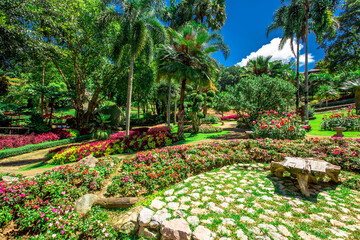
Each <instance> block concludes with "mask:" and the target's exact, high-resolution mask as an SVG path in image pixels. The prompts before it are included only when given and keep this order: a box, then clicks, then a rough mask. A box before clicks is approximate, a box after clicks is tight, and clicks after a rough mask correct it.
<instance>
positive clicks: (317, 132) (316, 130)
mask: <svg viewBox="0 0 360 240" xmlns="http://www.w3.org/2000/svg"><path fill="white" fill-rule="evenodd" d="M334 113H346V111H337V112H331V113H319V114H315V117H316V119H314V120H310V121H309V124H310V126H311V128H312V130H311V131H310V132H308V134H307V135H308V136H311V137H316V136H319V137H332V136H334V135H335V134H336V132H335V131H324V130H321V127H320V125H321V122H322V121H323V117H325V116H326V115H327V116H329V115H331V114H334ZM343 134H344V137H346V138H358V137H360V136H359V134H360V132H352V131H347V132H344V133H343Z"/></svg>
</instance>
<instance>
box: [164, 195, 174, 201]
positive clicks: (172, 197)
mask: <svg viewBox="0 0 360 240" xmlns="http://www.w3.org/2000/svg"><path fill="white" fill-rule="evenodd" d="M175 199H176V197H174V196H171V197H166V198H165V201H167V202H172V201H174V200H175Z"/></svg>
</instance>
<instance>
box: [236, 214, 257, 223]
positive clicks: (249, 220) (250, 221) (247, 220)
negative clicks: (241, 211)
mask: <svg viewBox="0 0 360 240" xmlns="http://www.w3.org/2000/svg"><path fill="white" fill-rule="evenodd" d="M240 221H242V222H246V223H250V224H253V223H255V221H254V220H253V219H251V218H249V217H246V216H243V217H241V218H240Z"/></svg>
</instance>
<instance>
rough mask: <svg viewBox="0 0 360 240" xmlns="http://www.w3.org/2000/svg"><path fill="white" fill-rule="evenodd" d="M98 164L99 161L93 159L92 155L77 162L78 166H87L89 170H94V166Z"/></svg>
mask: <svg viewBox="0 0 360 240" xmlns="http://www.w3.org/2000/svg"><path fill="white" fill-rule="evenodd" d="M98 162H99V160H98V159H97V158H96V157H94V156H93V155H89V156H87V157H85V158H83V159H81V160H80V161H79V164H84V165H86V166H89V167H91V168H94V167H95V166H96V164H97V163H98Z"/></svg>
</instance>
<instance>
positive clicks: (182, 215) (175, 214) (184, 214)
mask: <svg viewBox="0 0 360 240" xmlns="http://www.w3.org/2000/svg"><path fill="white" fill-rule="evenodd" d="M185 216H186V213H184V212H183V211H181V210H176V211H175V212H174V217H177V218H184V217H185Z"/></svg>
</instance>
